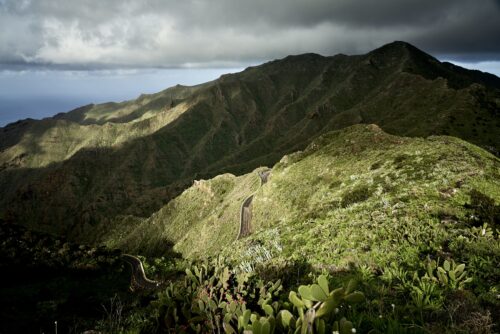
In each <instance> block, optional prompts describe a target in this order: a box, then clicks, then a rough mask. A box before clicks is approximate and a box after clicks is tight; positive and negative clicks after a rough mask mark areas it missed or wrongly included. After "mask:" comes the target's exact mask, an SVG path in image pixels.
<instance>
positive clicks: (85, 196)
mask: <svg viewBox="0 0 500 334" xmlns="http://www.w3.org/2000/svg"><path fill="white" fill-rule="evenodd" d="M499 87H500V82H499V79H498V78H496V77H495V76H492V75H488V74H481V73H477V72H474V71H467V70H464V69H460V68H458V67H453V65H451V64H442V63H440V62H439V61H437V60H436V59H434V58H432V57H431V56H429V55H426V54H425V53H423V52H421V51H419V50H418V49H416V48H414V47H412V46H411V45H409V44H406V43H402V42H395V43H391V44H388V45H386V46H383V47H381V48H379V49H376V50H374V51H372V52H370V53H368V54H366V55H362V56H350V57H349V56H343V55H337V56H333V57H322V56H319V55H314V54H305V55H300V56H290V57H286V58H284V59H281V60H277V61H272V62H269V63H266V64H263V65H261V66H256V67H251V68H248V69H246V70H245V71H243V72H241V73H236V74H230V75H225V76H222V77H221V78H219V79H218V80H215V81H212V82H209V83H206V84H203V85H200V86H195V87H182V86H176V87H172V88H170V89H167V90H165V91H163V92H160V93H157V94H152V95H144V96H141V97H139V98H138V99H137V100H134V101H128V102H123V103H107V104H102V105H90V106H86V107H82V108H79V109H77V110H74V111H72V112H69V113H67V114H60V115H58V116H57V117H55V118H50V119H45V120H42V121H33V120H26V121H21V122H19V123H14V124H11V125H9V126H7V127H5V128H2V129H1V130H0V143H1V144H0V187H1V189H2V196H1V197H0V217H1V218H3V219H4V220H6V221H9V222H15V223H18V224H23V225H25V226H29V227H30V228H36V229H38V230H43V231H45V232H50V233H54V234H57V235H61V234H64V235H66V236H68V237H70V238H71V239H72V240H74V241H76V242H85V243H93V244H98V243H99V242H100V241H101V240H100V235H102V234H106V233H107V232H108V231H107V230H112V229H113V227H114V226H116V225H115V224H113V222H114V221H115V220H116V219H117V218H118V216H129V217H132V218H127V220H128V221H132V220H134V219H142V218H144V217H149V216H151V215H152V214H153V213H154V212H156V211H158V210H159V209H160V208H162V207H163V206H164V205H165V204H166V203H168V202H169V201H170V200H171V199H173V198H175V197H177V196H178V195H179V194H180V193H181V192H182V191H183V190H185V189H186V188H188V187H189V186H190V185H192V182H193V180H195V179H202V178H203V179H209V178H212V177H215V176H217V175H220V174H224V173H232V174H235V175H241V174H244V173H248V172H250V171H252V170H253V169H255V168H257V167H258V166H263V165H268V166H272V165H274V164H275V163H276V162H277V161H278V160H279V159H281V157H282V156H283V155H285V154H289V153H291V152H295V151H297V150H301V149H304V148H305V147H306V146H307V145H309V144H310V143H311V142H312V141H313V140H314V139H316V138H317V137H318V136H320V135H322V134H325V133H327V132H329V131H331V130H335V129H342V128H345V127H347V126H351V125H353V124H358V123H365V124H369V123H375V124H378V125H379V126H380V127H381V128H382V129H384V131H387V132H388V133H392V134H396V135H400V136H414V137H426V136H429V135H452V136H456V137H459V138H463V139H466V140H468V141H470V142H473V143H475V144H478V145H481V146H482V147H483V148H486V149H488V150H490V151H491V152H494V153H495V152H497V153H498V151H499V150H500V147H498V140H497V138H498V137H499V133H498V129H499V127H498V120H499V117H498V110H500V108H499V106H498V101H500V99H499V97H500V95H499V94H500V93H499ZM42 199H47V200H42ZM34 202H36V203H37V204H36V205H33V203H34Z"/></svg>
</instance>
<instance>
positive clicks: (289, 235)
mask: <svg viewBox="0 0 500 334" xmlns="http://www.w3.org/2000/svg"><path fill="white" fill-rule="evenodd" d="M499 175H500V164H499V160H498V158H496V157H494V156H492V155H491V154H489V153H487V152H486V151H484V150H481V149H479V148H477V147H475V146H473V145H471V144H468V143H466V142H464V141H462V140H459V139H456V138H452V137H431V138H429V139H415V138H408V137H396V136H392V135H388V134H386V133H384V132H383V131H382V130H381V129H380V128H378V127H377V126H375V125H368V126H365V125H360V126H354V127H350V128H347V129H345V130H340V131H335V132H331V133H328V134H326V135H324V136H322V137H320V138H318V139H317V140H315V141H314V142H313V143H312V144H311V145H309V146H308V148H307V149H305V150H304V151H303V152H298V153H294V154H291V155H288V156H285V157H284V158H283V159H282V160H281V161H280V162H279V163H278V164H276V165H275V166H274V167H273V169H272V174H271V178H270V180H269V182H268V183H266V184H265V185H264V186H263V187H262V188H261V189H259V190H258V191H257V193H256V195H255V197H254V203H253V220H252V226H253V229H254V230H255V231H256V233H255V234H253V235H252V236H250V237H249V238H245V239H242V240H239V241H236V242H233V239H234V236H235V235H236V234H237V226H238V214H239V206H240V205H241V202H242V200H243V199H244V197H245V196H246V195H248V194H250V193H252V192H253V191H254V189H256V188H255V187H256V185H258V178H257V176H256V174H255V173H250V174H246V175H244V176H241V177H234V176H231V175H227V174H226V175H221V176H218V177H216V178H215V179H212V180H208V181H201V182H200V183H198V184H196V185H194V186H193V187H191V188H189V189H188V190H186V191H185V192H184V193H183V194H182V195H181V196H179V197H177V198H176V199H174V200H172V201H171V202H170V203H169V204H168V205H167V206H165V207H164V208H162V209H161V210H160V211H159V212H157V213H155V214H154V215H152V216H151V218H149V219H147V220H144V221H143V222H141V223H140V224H138V225H135V226H136V228H135V229H134V231H133V232H132V233H131V234H130V235H128V236H125V237H124V236H121V237H120V238H118V237H116V236H109V240H110V241H109V243H110V244H113V245H117V244H120V245H121V247H125V248H127V247H130V249H131V250H133V251H135V252H139V253H142V254H145V255H156V256H160V255H163V254H165V253H164V252H166V251H167V250H168V248H167V247H165V245H168V244H169V243H171V244H173V245H174V246H173V247H174V250H177V251H179V252H181V253H182V254H183V255H184V256H186V257H191V258H198V257H200V256H205V255H210V254H218V252H219V251H222V253H223V254H226V256H227V257H228V258H229V259H232V261H234V263H235V264H241V263H243V262H246V261H251V262H252V263H253V264H252V265H256V264H257V262H258V260H256V259H255V256H254V255H255V254H251V252H249V251H248V250H249V249H252V247H254V246H256V245H258V246H259V247H262V249H267V251H269V252H270V254H271V256H270V259H271V258H274V257H276V259H277V261H281V260H285V259H286V260H298V259H299V258H307V259H308V261H309V262H310V263H311V264H312V265H317V266H322V265H326V264H328V265H333V266H335V267H337V268H348V267H349V265H350V264H351V263H357V264H358V265H366V266H369V267H373V268H378V267H381V266H385V265H388V264H390V263H391V262H394V261H395V262H403V263H406V264H408V265H416V264H417V263H418V262H419V261H420V260H421V257H422V256H425V254H431V253H436V252H437V253H440V252H441V253H445V252H448V251H449V248H450V247H451V246H450V244H452V243H453V242H455V238H456V237H458V236H459V235H460V234H463V235H465V236H467V235H470V234H471V233H473V232H471V230H470V229H471V228H476V227H477V228H479V227H481V226H482V223H483V221H481V222H478V221H474V220H471V218H470V217H471V214H472V215H476V216H477V215H478V214H477V213H474V212H473V210H472V211H471V208H470V205H471V204H470V203H471V196H472V195H471V194H473V193H474V192H479V193H481V194H484V196H486V197H488V198H491V199H492V200H493V203H498V202H499V201H500V193H499V189H500V187H499V186H500V184H499V183H500V181H499V180H500V178H499ZM496 205H498V204H496ZM490 215H492V216H491V217H489V218H484V219H483V218H481V219H483V220H484V222H489V224H490V225H489V226H490V227H495V226H496V225H495V224H497V223H498V221H496V219H498V217H494V215H495V214H494V213H491V214H490ZM488 219H489V220H488ZM497 246H498V245H497ZM497 246H495V247H497ZM257 248H258V247H257ZM490 251H491V252H493V253H494V252H497V251H498V249H496V248H492V249H491V250H490ZM490 255H491V254H490Z"/></svg>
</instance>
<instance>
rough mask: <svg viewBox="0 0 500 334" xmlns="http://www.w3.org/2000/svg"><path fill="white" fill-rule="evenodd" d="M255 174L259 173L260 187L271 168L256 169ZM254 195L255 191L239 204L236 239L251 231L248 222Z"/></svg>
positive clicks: (250, 218)
mask: <svg viewBox="0 0 500 334" xmlns="http://www.w3.org/2000/svg"><path fill="white" fill-rule="evenodd" d="M257 174H258V175H259V178H260V187H262V186H263V185H264V184H265V183H266V182H267V180H268V179H269V175H270V174H271V170H270V169H267V170H265V171H258V172H257ZM260 187H259V188H260ZM254 195H255V193H253V194H252V195H250V196H248V197H247V198H246V199H245V200H244V201H243V204H241V210H240V231H239V233H238V237H237V238H236V240H238V239H241V238H244V237H246V236H248V235H250V233H251V229H250V223H251V222H252V208H253V205H252V203H253V196H254Z"/></svg>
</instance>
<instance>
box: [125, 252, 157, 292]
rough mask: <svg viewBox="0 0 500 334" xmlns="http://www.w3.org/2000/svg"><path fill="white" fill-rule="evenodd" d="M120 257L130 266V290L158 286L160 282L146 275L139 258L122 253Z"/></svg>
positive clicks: (150, 288) (148, 288)
mask: <svg viewBox="0 0 500 334" xmlns="http://www.w3.org/2000/svg"><path fill="white" fill-rule="evenodd" d="M122 257H123V260H124V261H125V262H127V263H128V264H130V266H131V267H132V277H131V282H130V288H131V289H132V290H153V289H157V288H159V287H160V285H161V284H160V282H156V281H153V280H150V279H149V278H147V277H146V273H145V272H144V267H143V266H142V262H141V260H140V259H139V258H137V257H135V256H133V255H129V254H123V255H122Z"/></svg>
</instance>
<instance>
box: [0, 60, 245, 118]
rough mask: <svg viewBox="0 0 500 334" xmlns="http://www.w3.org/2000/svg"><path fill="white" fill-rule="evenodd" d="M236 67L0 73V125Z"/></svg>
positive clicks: (135, 94) (208, 77) (120, 98)
mask: <svg viewBox="0 0 500 334" xmlns="http://www.w3.org/2000/svg"><path fill="white" fill-rule="evenodd" d="M241 70H243V68H213V69H156V70H152V69H151V70H107V71H50V70H49V71H37V70H28V71H0V126H5V125H6V124H8V123H12V122H15V121H17V120H20V119H25V118H34V119H41V118H44V117H50V116H53V115H55V114H57V113H59V112H66V111H70V110H72V109H74V108H77V107H80V106H83V105H86V104H90V103H103V102H110V101H113V102H120V101H124V100H131V99H135V98H137V97H138V96H139V95H140V94H143V93H146V94H148V93H149V94H150V93H157V92H159V91H161V90H164V89H166V88H168V87H171V86H174V85H176V84H181V85H189V86H191V85H196V84H200V83H203V82H207V81H211V80H214V79H217V78H218V77H219V76H221V75H222V74H225V73H234V72H239V71H241Z"/></svg>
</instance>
